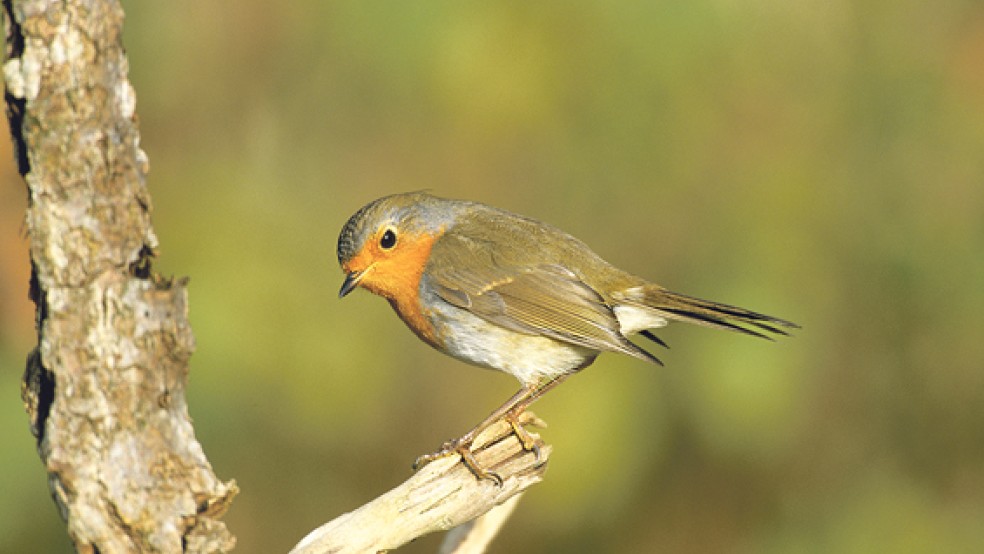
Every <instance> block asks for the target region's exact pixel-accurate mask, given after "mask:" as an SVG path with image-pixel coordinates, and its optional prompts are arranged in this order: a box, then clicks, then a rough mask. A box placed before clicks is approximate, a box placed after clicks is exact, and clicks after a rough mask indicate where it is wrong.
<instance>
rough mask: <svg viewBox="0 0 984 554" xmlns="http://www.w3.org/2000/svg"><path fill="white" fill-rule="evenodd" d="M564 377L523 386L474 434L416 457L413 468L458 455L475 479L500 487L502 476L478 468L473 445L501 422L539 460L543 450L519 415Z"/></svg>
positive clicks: (469, 433) (482, 423) (477, 428)
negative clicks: (489, 428)
mask: <svg viewBox="0 0 984 554" xmlns="http://www.w3.org/2000/svg"><path fill="white" fill-rule="evenodd" d="M565 377H567V375H560V376H557V377H552V378H550V379H545V380H542V381H537V382H534V383H529V384H525V385H523V388H521V389H519V391H517V392H516V394H514V395H512V397H510V398H509V400H507V401H506V402H505V403H504V404H503V405H501V406H499V407H498V408H496V410H495V411H494V412H492V413H491V414H489V416H488V417H486V418H485V419H483V420H482V421H481V423H479V424H478V425H476V426H475V427H474V428H473V429H472V430H471V431H468V432H467V433H465V434H464V435H463V436H461V437H459V438H457V439H455V440H452V441H448V442H446V443H444V445H443V446H442V447H441V449H440V450H438V451H437V452H433V453H431V454H424V455H422V456H420V457H419V458H417V460H416V461H415V462H414V463H413V468H414V469H419V468H420V467H422V466H424V465H426V464H429V463H430V462H433V461H434V460H438V459H440V458H445V457H447V456H453V455H455V454H458V455H460V456H461V461H462V463H463V464H465V467H467V468H468V469H469V471H471V472H472V473H473V474H474V475H475V477H477V478H479V479H490V480H492V481H494V482H496V483H497V484H499V485H501V484H502V478H501V477H500V476H499V475H497V474H496V473H494V472H490V471H488V470H486V469H485V468H483V467H482V466H481V465H479V463H478V461H477V460H475V456H474V455H473V454H472V451H471V446H472V443H473V442H474V440H475V438H476V437H477V436H478V435H479V434H480V433H481V432H482V431H484V430H485V429H487V428H488V427H489V426H490V425H492V424H493V423H495V422H497V421H499V420H500V419H502V420H505V421H506V422H507V423H509V426H510V427H512V431H513V434H514V435H516V438H517V439H519V442H520V443H521V444H522V446H523V449H524V450H526V451H528V452H533V453H534V454H535V455H536V459H537V460H539V459H540V447H539V446H538V445H537V444H536V441H535V440H534V439H533V437H532V436H530V433H529V431H527V430H526V429H525V428H524V427H523V424H522V422H521V421H520V416H521V415H522V414H523V412H524V411H525V410H526V408H527V407H529V405H530V404H532V403H533V402H535V401H536V400H537V399H539V398H540V397H541V396H543V395H544V393H546V392H547V391H548V390H550V389H552V388H554V387H556V386H557V385H558V384H560V382H561V381H563V380H564V378H565Z"/></svg>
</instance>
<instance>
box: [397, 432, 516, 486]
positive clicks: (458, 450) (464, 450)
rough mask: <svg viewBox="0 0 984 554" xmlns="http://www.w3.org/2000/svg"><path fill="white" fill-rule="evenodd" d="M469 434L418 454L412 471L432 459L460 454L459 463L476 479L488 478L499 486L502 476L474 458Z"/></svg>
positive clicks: (472, 439)
mask: <svg viewBox="0 0 984 554" xmlns="http://www.w3.org/2000/svg"><path fill="white" fill-rule="evenodd" d="M471 434H472V433H468V435H465V436H464V437H461V438H459V439H455V440H451V441H448V442H446V443H444V444H443V445H442V446H441V449H440V450H438V451H436V452H431V453H430V454H424V455H422V456H418V457H417V459H416V460H415V461H414V462H413V469H414V471H416V470H418V469H420V468H422V467H424V466H425V465H427V464H429V463H431V462H433V461H436V460H440V459H441V458H447V457H448V456H455V455H457V456H461V463H462V464H464V465H465V467H467V468H468V471H470V472H472V475H474V476H475V478H476V479H478V480H480V481H481V480H484V479H488V480H489V481H492V482H493V483H495V485H496V486H498V487H501V486H502V476H500V475H499V474H498V473H496V472H494V471H489V470H487V469H485V468H484V467H482V465H481V464H479V463H478V460H476V459H475V454H474V453H472V442H473V441H474V438H473V437H471V436H470V435H471Z"/></svg>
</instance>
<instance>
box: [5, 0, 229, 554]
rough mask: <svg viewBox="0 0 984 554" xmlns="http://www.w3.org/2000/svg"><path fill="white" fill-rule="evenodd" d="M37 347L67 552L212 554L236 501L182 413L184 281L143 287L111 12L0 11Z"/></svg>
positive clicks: (66, 8) (134, 134)
mask: <svg viewBox="0 0 984 554" xmlns="http://www.w3.org/2000/svg"><path fill="white" fill-rule="evenodd" d="M3 16H4V30H5V37H6V52H5V53H6V59H5V60H4V66H3V70H4V82H5V86H6V90H5V95H4V98H5V102H6V107H7V116H8V120H9V122H10V129H11V134H12V136H13V142H14V145H15V147H16V150H17V161H18V168H19V170H20V173H21V174H22V175H23V176H24V178H25V180H26V182H27V187H28V191H29V203H28V210H27V220H26V224H27V231H28V236H29V238H30V243H31V263H32V268H33V271H32V277H31V291H30V294H31V298H32V299H33V300H34V302H35V305H36V325H37V332H38V346H37V348H36V349H35V350H34V351H33V352H31V354H30V355H29V356H28V363H27V370H26V372H25V375H24V385H23V391H22V392H23V397H24V401H25V404H26V407H27V411H28V414H29V416H30V418H31V428H32V431H33V432H34V434H35V435H36V436H37V438H38V451H39V453H40V455H41V459H42V461H43V462H44V464H45V466H46V468H47V471H48V476H49V484H50V486H51V489H52V493H53V496H54V499H55V502H56V504H57V505H58V508H59V510H60V512H61V515H62V517H63V518H64V519H65V521H66V523H67V526H68V532H69V535H70V536H71V539H72V541H73V542H74V543H75V547H76V549H77V550H78V551H80V552H100V553H103V554H105V553H116V552H121V553H122V552H181V551H185V552H217V551H225V550H229V549H231V548H232V546H233V544H234V538H233V537H232V535H231V534H230V533H229V532H228V530H227V529H226V528H225V525H224V524H223V523H222V522H220V521H219V520H218V518H219V516H220V515H221V514H222V513H223V512H224V511H225V510H226V508H227V507H228V504H229V502H230V501H231V499H232V497H233V496H234V495H235V494H236V492H237V488H236V485H235V483H234V482H228V483H223V482H221V481H220V480H219V479H218V478H216V476H215V474H214V473H213V472H212V468H211V466H210V465H209V463H208V460H207V459H206V458H205V454H204V452H203V451H202V448H201V445H200V444H199V443H198V441H197V440H196V439H195V436H194V430H193V428H192V426H191V421H190V418H189V416H188V407H187V404H186V402H185V394H184V393H185V386H186V384H187V379H188V360H189V358H190V356H191V353H192V351H193V350H194V337H193V336H192V334H191V329H190V327H189V324H188V318H187V316H188V313H187V312H188V304H187V290H186V283H185V282H184V281H182V280H179V281H176V282H174V281H171V280H168V279H162V278H160V277H159V276H157V275H155V274H154V273H153V271H152V269H151V261H152V258H153V257H154V255H155V249H156V247H157V237H156V235H155V234H154V230H153V228H152V226H151V224H150V211H151V207H150V206H151V201H150V194H149V193H148V191H147V188H146V173H147V157H146V155H145V154H144V152H143V151H142V150H141V149H140V147H139V139H140V137H139V132H138V130H137V125H136V115H135V106H136V96H135V93H134V90H133V88H132V87H131V86H130V83H129V81H128V79H127V71H128V66H127V60H126V57H125V54H124V51H123V44H122V25H123V10H122V8H121V7H120V5H119V3H118V2H116V1H112V0H62V1H60V2H51V1H45V0H3Z"/></svg>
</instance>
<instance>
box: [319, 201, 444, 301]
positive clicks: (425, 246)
mask: <svg viewBox="0 0 984 554" xmlns="http://www.w3.org/2000/svg"><path fill="white" fill-rule="evenodd" d="M452 205H453V201H449V200H445V199H442V198H437V197H435V196H431V195H429V194H427V193H423V192H411V193H405V194H396V195H393V196H385V197H383V198H380V199H378V200H374V201H372V202H370V203H369V204H366V205H365V206H363V207H362V208H361V209H360V210H359V211H357V212H355V215H353V216H352V217H351V218H349V220H348V222H347V223H346V224H345V226H344V227H342V231H341V233H340V234H339V235H338V250H337V252H338V263H339V265H341V267H342V271H344V272H345V281H344V282H343V283H342V288H341V290H340V291H339V292H338V296H339V297H340V298H341V297H343V296H345V295H347V294H348V293H350V292H352V290H354V289H355V288H356V287H359V286H361V287H363V288H365V289H367V290H369V291H371V292H373V293H375V294H378V295H380V296H383V297H385V298H388V299H390V300H399V299H400V298H399V296H400V295H402V294H416V286H417V283H419V281H420V276H421V273H422V272H423V270H424V266H425V265H426V264H427V258H428V256H429V254H430V249H431V246H432V245H433V244H434V241H435V240H437V238H438V237H440V236H441V234H442V233H443V232H444V230H445V229H446V228H447V226H448V225H449V224H450V222H451V221H452V220H453V213H452V212H453V210H452Z"/></svg>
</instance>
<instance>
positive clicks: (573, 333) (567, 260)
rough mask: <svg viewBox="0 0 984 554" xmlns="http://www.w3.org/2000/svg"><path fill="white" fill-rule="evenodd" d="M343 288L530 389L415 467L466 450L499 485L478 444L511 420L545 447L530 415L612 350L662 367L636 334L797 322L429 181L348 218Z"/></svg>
mask: <svg viewBox="0 0 984 554" xmlns="http://www.w3.org/2000/svg"><path fill="white" fill-rule="evenodd" d="M337 255H338V263H339V265H340V266H341V269H342V271H343V273H344V280H343V282H342V285H341V289H340V290H339V293H338V296H339V298H343V297H345V296H347V295H348V294H349V293H351V292H352V291H353V290H355V289H356V288H362V289H365V290H368V291H369V292H371V293H374V294H376V295H378V296H381V297H383V298H385V299H386V300H388V301H389V303H390V305H391V306H392V307H393V309H394V311H395V312H396V314H397V315H398V316H399V317H400V319H401V320H403V322H404V323H405V324H406V326H407V327H408V328H409V329H410V330H411V331H413V333H414V334H416V335H417V337H419V338H420V339H421V340H422V341H423V342H425V343H427V344H429V345H430V346H432V347H433V348H435V349H437V350H438V351H440V352H442V353H444V354H447V355H449V356H451V357H453V358H457V359H459V360H461V361H464V362H467V363H469V364H472V365H475V366H479V367H485V368H490V369H495V370H499V371H503V372H505V373H508V374H510V375H512V376H513V377H515V378H516V379H517V380H519V382H520V384H521V388H520V389H519V391H517V392H516V394H514V395H513V396H512V397H511V398H509V399H508V400H507V401H506V402H505V403H503V404H502V405H501V406H500V407H499V408H497V409H496V410H494V411H493V412H492V413H491V414H490V415H489V416H488V417H487V418H485V419H484V420H482V421H481V422H480V423H479V424H478V425H476V426H475V427H474V428H473V429H471V430H470V431H468V432H467V433H466V434H465V435H463V436H461V437H459V438H457V439H454V440H451V441H448V442H446V443H444V444H443V445H442V447H441V448H440V449H439V450H438V451H436V452H434V453H432V454H426V455H424V456H421V457H419V458H418V459H417V461H416V462H415V464H414V468H415V469H416V468H419V467H420V466H421V465H423V464H426V463H429V462H431V461H433V460H436V459H439V458H442V457H446V456H452V455H454V454H458V455H460V456H461V460H462V462H463V463H464V464H465V466H466V467H467V468H468V469H469V470H470V471H471V472H472V473H473V474H474V475H475V476H476V477H477V478H479V479H490V480H492V481H495V482H497V483H499V484H501V482H502V480H501V478H500V477H499V476H498V475H497V474H495V473H494V472H491V471H488V470H487V469H485V468H483V467H481V466H480V465H479V464H478V462H477V461H476V460H475V458H474V456H473V454H472V451H471V446H472V443H473V441H474V439H475V438H476V437H477V436H478V434H479V433H481V432H482V431H483V430H484V429H486V428H487V427H489V426H490V425H492V424H493V423H496V422H497V421H499V420H505V421H507V422H508V423H509V424H510V425H511V427H512V430H513V432H514V434H515V435H516V437H517V438H518V439H519V440H520V442H521V443H522V445H523V447H524V448H525V449H526V450H527V451H533V452H535V453H536V454H537V457H539V449H538V447H537V446H536V443H535V442H534V441H533V439H532V437H531V436H530V434H529V433H528V432H527V431H525V429H523V426H522V425H521V424H520V415H521V414H522V413H523V412H524V411H525V410H526V408H527V407H528V406H529V405H530V404H532V403H533V402H534V401H536V400H537V399H539V398H540V397H542V396H543V395H544V394H545V393H546V392H547V391H549V390H551V389H553V388H554V387H556V386H557V385H559V384H560V383H561V382H563V381H564V380H565V379H567V378H568V377H570V376H571V375H573V374H575V373H577V372H579V371H580V370H582V369H584V368H586V367H588V366H589V365H591V364H592V363H593V362H594V361H595V359H596V358H597V357H598V355H599V354H601V353H602V352H616V353H621V354H625V355H628V356H631V357H633V358H637V359H639V360H642V361H645V362H649V363H653V364H658V365H663V362H662V361H660V359H659V358H658V357H657V356H656V355H654V354H653V353H651V352H650V351H648V350H646V349H644V348H642V347H641V346H639V345H638V344H636V343H635V342H632V341H630V340H629V337H630V336H632V335H634V334H639V335H640V336H642V337H645V338H647V339H649V340H651V341H653V342H654V343H656V344H657V345H659V346H662V347H666V346H667V345H666V343H665V342H663V341H662V340H661V339H660V338H659V337H657V336H656V335H655V334H654V333H653V330H654V329H659V328H661V327H663V326H665V325H667V324H668V323H669V322H671V321H682V322H686V323H692V324H696V325H700V326H704V327H711V328H715V329H725V330H729V331H735V332H739V333H743V334H746V335H751V336H756V337H762V338H769V339H771V338H772V336H778V335H788V334H789V332H788V330H790V329H795V328H798V327H799V326H798V325H796V324H795V323H792V322H790V321H786V320H784V319H780V318H777V317H772V316H768V315H764V314H761V313H758V312H754V311H751V310H747V309H745V308H739V307H737V306H732V305H728V304H722V303H719V302H711V301H707V300H702V299H699V298H696V297H693V296H688V295H684V294H680V293H676V292H672V291H670V290H668V289H666V288H664V287H662V286H660V285H657V284H655V283H652V282H650V281H648V280H646V279H644V278H642V277H638V276H636V275H633V274H631V273H629V272H627V271H623V270H622V269H619V268H618V267H615V266H614V265H612V264H610V263H608V262H606V261H605V260H604V259H602V258H601V257H600V256H599V255H598V254H596V253H595V252H594V251H592V250H591V249H590V248H589V247H588V246H587V245H586V244H585V243H584V242H582V241H581V240H579V239H577V238H575V237H573V236H571V235H569V234H568V233H566V232H564V231H562V230H560V229H558V228H556V227H554V226H552V225H549V224H547V223H544V222H541V221H538V220H536V219H532V218H529V217H525V216H522V215H517V214H514V213H511V212H508V211H506V210H502V209H499V208H495V207H492V206H488V205H485V204H482V203H479V202H473V201H468V200H457V199H448V198H441V197H438V196H434V195H432V194H430V193H428V192H424V191H414V192H406V193H399V194H393V195H389V196H384V197H382V198H378V199H376V200H373V201H372V202H369V203H368V204H366V205H365V206H363V207H362V208H361V209H359V210H358V211H357V212H355V214H354V215H352V216H351V218H349V220H348V221H347V222H346V223H345V225H344V226H343V227H342V229H341V232H340V233H339V236H338V246H337Z"/></svg>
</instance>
